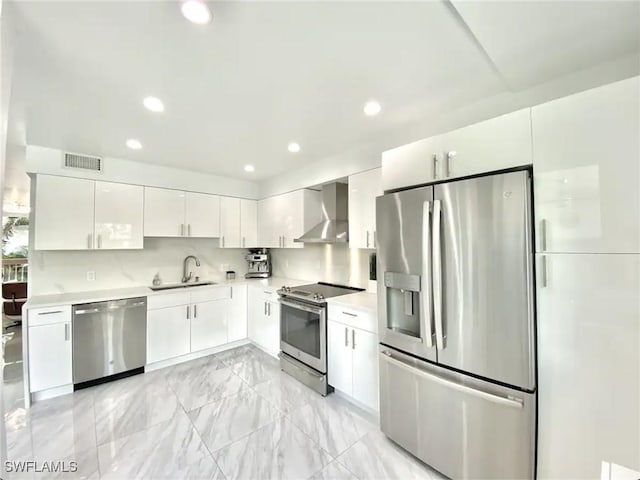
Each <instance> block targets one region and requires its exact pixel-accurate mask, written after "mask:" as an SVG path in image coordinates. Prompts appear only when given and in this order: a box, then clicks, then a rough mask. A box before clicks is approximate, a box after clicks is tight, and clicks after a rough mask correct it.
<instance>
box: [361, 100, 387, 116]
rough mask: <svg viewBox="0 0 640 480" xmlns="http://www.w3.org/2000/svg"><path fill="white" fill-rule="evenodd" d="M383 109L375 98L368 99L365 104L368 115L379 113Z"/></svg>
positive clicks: (365, 111) (365, 112) (364, 109)
mask: <svg viewBox="0 0 640 480" xmlns="http://www.w3.org/2000/svg"><path fill="white" fill-rule="evenodd" d="M381 110H382V107H381V106H380V104H379V103H378V102H376V101H375V100H370V101H368V102H367V103H365V104H364V108H363V111H364V114H365V115H368V116H369V117H373V116H374V115H377V114H379V113H380V111H381Z"/></svg>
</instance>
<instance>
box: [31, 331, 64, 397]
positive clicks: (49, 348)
mask: <svg viewBox="0 0 640 480" xmlns="http://www.w3.org/2000/svg"><path fill="white" fill-rule="evenodd" d="M71 383H73V377H72V366H71V321H68V322H61V323H53V324H49V325H38V326H34V327H29V389H30V391H31V392H40V391H42V390H47V389H49V388H55V387H60V386H63V385H70V384H71Z"/></svg>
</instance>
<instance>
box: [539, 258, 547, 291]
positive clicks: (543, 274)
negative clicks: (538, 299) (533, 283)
mask: <svg viewBox="0 0 640 480" xmlns="http://www.w3.org/2000/svg"><path fill="white" fill-rule="evenodd" d="M540 283H541V287H543V288H544V287H546V286H547V256H546V255H542V257H540Z"/></svg>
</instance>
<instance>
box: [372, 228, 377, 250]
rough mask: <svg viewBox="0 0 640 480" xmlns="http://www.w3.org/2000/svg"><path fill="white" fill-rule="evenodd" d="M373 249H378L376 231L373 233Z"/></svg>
mask: <svg viewBox="0 0 640 480" xmlns="http://www.w3.org/2000/svg"><path fill="white" fill-rule="evenodd" d="M372 236H373V248H376V231H375V230H374V231H373V235H372Z"/></svg>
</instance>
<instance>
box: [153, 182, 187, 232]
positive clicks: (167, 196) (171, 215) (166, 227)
mask: <svg viewBox="0 0 640 480" xmlns="http://www.w3.org/2000/svg"><path fill="white" fill-rule="evenodd" d="M184 208H185V193H184V192H181V191H179V190H168V189H166V188H155V187H145V188H144V236H145V237H182V236H184V235H185V233H186V232H185V225H184Z"/></svg>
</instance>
